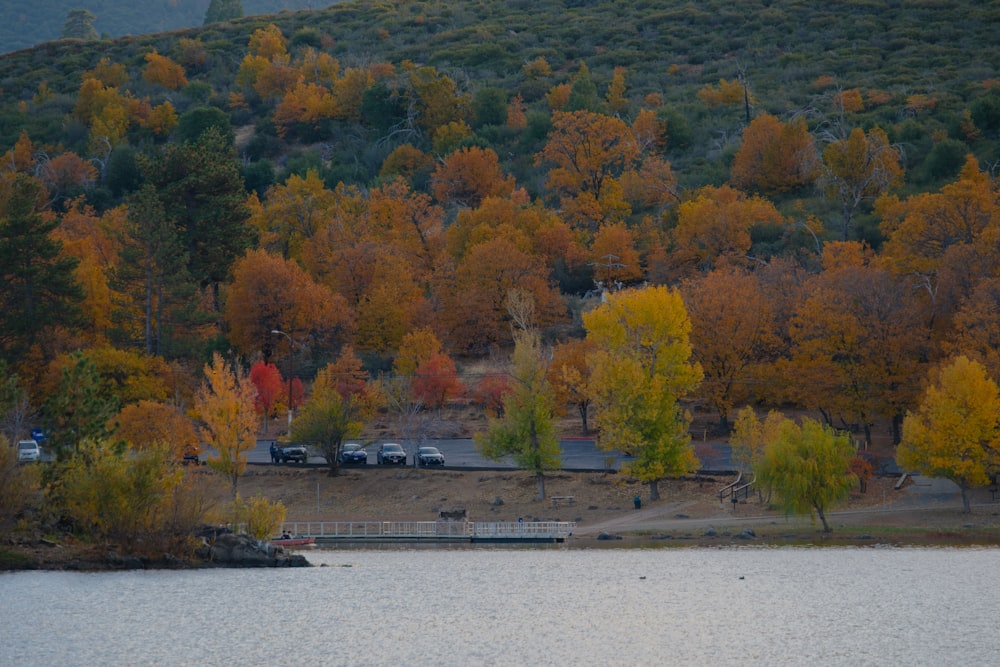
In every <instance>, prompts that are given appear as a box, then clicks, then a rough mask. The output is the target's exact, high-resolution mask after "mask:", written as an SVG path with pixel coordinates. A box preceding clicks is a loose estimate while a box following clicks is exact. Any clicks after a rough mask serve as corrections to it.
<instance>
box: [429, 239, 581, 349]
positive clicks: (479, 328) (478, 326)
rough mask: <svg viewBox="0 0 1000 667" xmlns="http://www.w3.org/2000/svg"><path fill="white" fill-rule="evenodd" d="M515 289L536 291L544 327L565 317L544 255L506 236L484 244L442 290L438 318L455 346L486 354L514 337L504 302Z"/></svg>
mask: <svg viewBox="0 0 1000 667" xmlns="http://www.w3.org/2000/svg"><path fill="white" fill-rule="evenodd" d="M442 278H444V276H442ZM442 278H439V280H440V279H442ZM512 289H521V290H525V291H527V292H529V293H531V295H532V297H533V299H534V301H535V304H536V305H535V308H536V312H537V313H538V325H539V326H540V327H544V326H548V325H550V324H552V323H554V322H556V321H558V320H559V319H560V318H561V317H563V316H564V313H565V305H564V303H563V301H562V298H561V297H560V295H559V293H558V291H557V290H556V289H555V288H554V286H553V285H552V284H551V282H550V280H549V278H548V271H547V270H546V268H545V266H544V265H543V264H542V262H541V261H540V259H539V258H537V257H534V256H532V255H530V254H528V253H527V252H524V251H522V250H520V249H518V248H517V247H516V246H515V245H514V244H513V243H512V242H511V241H509V240H507V239H505V238H497V239H494V240H492V241H486V242H483V243H479V244H476V245H475V246H473V247H472V248H471V249H470V250H469V252H468V253H467V254H466V255H465V257H463V258H462V260H461V261H460V262H459V263H458V266H457V267H456V268H455V271H454V274H453V277H451V279H450V280H449V281H448V282H447V283H445V284H444V285H442V286H441V288H440V294H441V300H442V304H443V306H444V311H443V312H442V313H441V315H440V317H439V322H440V324H441V325H442V326H443V327H444V329H445V331H446V332H447V337H448V339H449V340H450V341H451V343H452V344H453V346H454V347H455V349H458V350H461V351H464V352H471V353H476V354H482V353H483V352H485V351H487V350H488V349H489V347H490V346H491V345H496V344H498V343H508V342H509V341H510V329H509V326H508V323H507V311H506V308H505V306H504V303H505V300H506V298H507V293H508V292H509V291H510V290H512Z"/></svg>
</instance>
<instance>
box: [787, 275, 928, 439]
mask: <svg viewBox="0 0 1000 667" xmlns="http://www.w3.org/2000/svg"><path fill="white" fill-rule="evenodd" d="M807 291H808V293H809V296H808V297H807V298H806V299H805V300H804V301H803V302H802V304H801V306H800V307H799V308H798V310H797V312H796V314H795V315H794V317H793V318H792V321H791V325H790V333H791V336H792V342H793V349H792V361H791V367H790V368H789V369H788V373H789V375H788V376H787V377H786V382H787V383H788V385H789V386H791V387H797V388H798V390H799V392H800V394H799V396H800V403H801V404H803V405H804V406H806V407H809V408H814V409H820V410H822V411H823V412H824V414H825V415H826V419H827V422H828V423H830V425H831V426H832V425H833V423H832V418H833V416H834V415H837V416H839V417H840V418H841V419H842V420H844V423H845V424H849V423H855V424H858V425H860V426H861V427H862V428H863V429H864V434H865V441H866V442H867V443H869V444H870V443H871V427H872V425H873V424H874V421H875V418H876V417H878V416H882V417H888V418H891V419H892V420H893V424H894V426H895V427H896V429H897V439H898V427H899V426H900V424H901V422H902V416H903V414H904V412H905V410H906V409H907V408H908V407H909V406H910V405H911V404H912V402H913V400H914V399H915V394H914V392H915V390H916V386H915V385H914V383H913V378H914V377H915V376H917V375H919V367H920V363H921V359H922V358H925V357H926V351H927V328H926V326H923V322H922V317H921V310H920V308H919V306H918V305H917V303H916V299H915V298H914V295H913V291H912V290H911V289H910V288H909V286H908V285H907V284H906V283H905V282H904V281H903V280H901V279H900V278H899V277H896V276H893V275H892V274H891V273H889V272H888V271H886V270H884V269H880V268H877V267H874V266H844V267H840V268H835V269H831V270H828V271H825V272H824V273H823V274H821V275H819V276H817V277H816V278H815V279H814V280H813V282H812V284H811V285H810V286H809V287H808V288H807Z"/></svg>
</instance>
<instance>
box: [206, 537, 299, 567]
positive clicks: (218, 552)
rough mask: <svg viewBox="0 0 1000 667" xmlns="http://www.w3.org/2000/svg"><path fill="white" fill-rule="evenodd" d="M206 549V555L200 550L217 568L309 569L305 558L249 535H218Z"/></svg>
mask: <svg viewBox="0 0 1000 667" xmlns="http://www.w3.org/2000/svg"><path fill="white" fill-rule="evenodd" d="M206 547H207V553H204V552H205V551H206V550H205V549H203V550H202V552H203V554H204V555H205V556H206V560H208V561H210V562H211V564H212V565H216V566H219V567H309V562H308V561H307V560H306V559H305V556H302V555H301V554H290V553H287V552H286V551H285V550H284V549H283V548H282V547H276V546H274V545H273V544H271V543H270V542H267V541H262V540H256V539H254V538H252V537H250V536H249V535H236V534H233V533H227V534H224V535H219V536H217V537H216V538H215V540H213V541H212V542H211V543H207V544H206Z"/></svg>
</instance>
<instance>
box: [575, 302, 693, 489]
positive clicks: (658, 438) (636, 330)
mask: <svg viewBox="0 0 1000 667" xmlns="http://www.w3.org/2000/svg"><path fill="white" fill-rule="evenodd" d="M583 323H584V326H585V327H586V329H587V339H588V340H590V341H591V342H592V343H593V345H594V347H595V348H596V351H595V352H594V353H593V354H592V355H590V356H589V365H590V369H591V376H590V383H589V387H590V394H591V396H592V398H593V401H594V418H595V421H596V422H597V425H598V428H599V430H600V440H599V446H600V447H601V448H602V449H605V450H615V449H617V450H619V451H622V452H624V453H626V454H629V455H632V456H634V457H635V459H634V461H632V462H631V463H629V464H628V466H627V469H628V472H629V474H632V475H634V476H636V477H637V478H639V479H640V480H642V481H644V482H647V483H649V490H650V498H651V499H652V500H658V499H659V497H660V493H659V485H658V483H659V481H660V480H662V479H664V478H666V477H669V476H676V475H681V474H684V473H687V472H691V471H694V470H697V468H698V459H697V458H696V457H695V455H694V449H693V448H692V447H691V444H690V440H691V437H690V435H689V433H688V425H689V423H690V420H691V418H690V415H688V414H687V412H686V411H685V410H684V409H683V408H682V407H681V406H680V404H679V399H681V398H682V397H684V396H686V395H687V394H689V393H690V392H691V391H693V390H694V389H695V388H696V387H697V385H698V383H699V382H700V381H701V375H702V373H701V368H700V367H699V366H698V365H697V364H696V363H693V362H692V361H691V343H690V340H689V336H690V333H691V323H690V320H689V319H688V315H687V312H686V310H685V308H684V302H683V300H682V299H681V296H680V293H679V292H677V291H675V290H669V289H667V288H666V287H647V288H644V289H631V290H623V291H621V292H615V293H613V294H609V295H608V297H607V301H606V302H605V303H603V304H601V305H600V306H599V307H598V308H596V309H594V310H592V311H590V312H587V313H584V315H583Z"/></svg>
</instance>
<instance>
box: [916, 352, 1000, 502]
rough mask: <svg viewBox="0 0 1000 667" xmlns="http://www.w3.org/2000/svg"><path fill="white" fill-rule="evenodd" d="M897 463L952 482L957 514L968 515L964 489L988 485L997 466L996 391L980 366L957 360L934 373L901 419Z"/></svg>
mask: <svg viewBox="0 0 1000 667" xmlns="http://www.w3.org/2000/svg"><path fill="white" fill-rule="evenodd" d="M896 460H897V461H898V462H899V464H900V465H901V466H904V467H905V468H908V469H913V470H917V471H919V472H920V473H921V474H924V475H928V476H930V477H943V478H945V479H950V480H951V481H953V482H955V483H956V484H957V485H958V486H959V488H960V489H961V490H962V511H963V512H965V513H968V512H971V511H972V506H971V504H970V500H969V489H971V488H973V487H977V486H983V485H985V484H987V483H988V482H989V478H990V477H989V476H990V473H991V472H995V471H996V469H997V467H998V466H1000V389H998V388H997V385H996V383H995V382H994V381H993V380H992V379H990V378H989V377H988V376H987V375H986V370H985V369H984V368H983V366H982V365H981V364H979V363H977V362H975V361H971V360H969V359H968V358H967V357H964V356H959V357H956V358H955V359H953V360H952V361H950V362H949V363H947V364H945V365H944V366H943V367H942V368H941V369H940V370H939V371H938V372H937V374H936V376H935V377H934V378H933V382H932V384H931V385H930V386H929V387H928V388H927V390H926V391H925V392H924V395H923V398H922V399H921V401H920V404H919V405H918V406H917V409H916V410H915V411H913V412H907V414H906V419H905V420H904V421H903V441H902V442H901V443H900V445H899V447H898V448H897V450H896Z"/></svg>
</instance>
